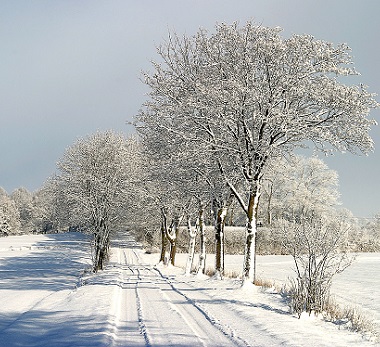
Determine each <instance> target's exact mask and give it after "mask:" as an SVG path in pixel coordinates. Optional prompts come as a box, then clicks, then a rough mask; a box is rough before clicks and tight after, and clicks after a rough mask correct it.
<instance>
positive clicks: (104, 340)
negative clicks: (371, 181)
mask: <svg viewBox="0 0 380 347" xmlns="http://www.w3.org/2000/svg"><path fill="white" fill-rule="evenodd" d="M89 247H90V246H89V243H88V241H87V240H86V238H85V237H84V236H83V235H80V234H76V233H67V234H53V235H28V236H12V237H7V238H0V300H1V301H0V303H1V305H0V346H1V347H2V346H4V347H12V346H36V347H37V346H38V347H42V346H49V347H55V346H67V347H69V346H70V347H79V346H81V347H85V346H92V347H97V346H375V345H376V343H375V342H373V341H367V340H365V339H363V338H362V336H361V335H360V334H357V333H352V332H349V331H347V330H345V329H342V328H341V327H339V326H337V325H334V324H332V323H328V322H324V321H322V320H320V319H315V318H307V317H306V318H303V319H302V318H301V319H300V320H299V319H297V318H296V317H294V316H292V315H290V314H288V308H287V306H286V304H285V303H284V302H283V300H282V298H281V296H280V295H278V294H277V293H273V292H271V291H267V292H264V291H262V290H260V289H259V288H257V287H250V288H241V287H240V285H239V283H238V282H237V281H234V280H224V281H216V280H213V279H209V278H196V277H193V276H191V277H186V276H184V275H183V274H182V273H183V271H182V269H179V268H173V267H169V268H159V269H156V268H155V267H154V264H155V263H156V261H157V259H158V258H157V254H145V253H144V251H143V250H142V249H141V248H140V247H139V246H138V245H136V243H135V242H134V241H133V240H132V239H129V238H126V239H124V240H119V241H118V242H116V243H114V247H113V248H112V257H111V260H110V264H109V265H108V266H107V269H106V270H105V271H102V272H99V273H98V274H92V273H89V272H86V271H84V269H86V268H87V269H88V268H89V266H90V259H89ZM185 259H186V257H185V255H178V262H179V264H180V263H181V262H182V263H184V261H185ZM208 261H209V262H210V264H212V262H213V259H212V257H209V258H208ZM379 263H380V254H364V255H360V256H359V257H358V259H357V261H356V263H355V264H354V265H353V266H352V267H351V268H349V269H348V270H347V271H346V273H343V274H341V275H340V276H339V277H338V278H337V279H336V281H335V285H334V288H333V290H334V293H335V294H336V296H337V299H339V300H341V301H342V302H343V301H346V302H350V303H354V304H358V305H362V306H363V309H365V310H366V312H368V314H370V315H372V316H373V317H374V319H379V314H380V303H379V294H380V293H379V288H380V286H379V284H380V276H379ZM241 264H242V262H241V259H240V257H239V256H234V257H232V256H231V257H227V259H226V265H227V270H228V269H236V270H240V267H241ZM291 267H292V263H291V259H290V258H288V257H272V256H266V257H259V260H258V273H259V275H260V276H261V277H262V278H267V279H274V280H275V281H277V282H278V283H282V282H283V281H285V280H286V278H287V277H288V276H289V275H291V274H292V272H291Z"/></svg>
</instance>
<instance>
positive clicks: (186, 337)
mask: <svg viewBox="0 0 380 347" xmlns="http://www.w3.org/2000/svg"><path fill="white" fill-rule="evenodd" d="M122 246H124V245H122ZM124 247H125V248H124ZM124 247H119V248H118V249H117V252H118V255H117V256H118V267H119V271H120V273H119V278H118V289H117V292H115V295H114V299H113V306H114V307H113V308H112V310H111V311H112V312H111V316H112V315H113V316H114V317H113V322H114V323H113V324H110V330H111V331H110V334H111V335H112V344H111V345H112V346H113V347H116V346H123V345H124V346H125V345H133V346H137V344H131V343H130V341H129V336H128V334H125V333H124V334H123V331H122V330H123V325H124V324H126V323H127V321H128V320H127V319H126V318H125V316H126V315H127V312H128V311H129V312H131V311H133V312H134V321H135V324H137V327H136V325H135V329H138V331H139V334H140V338H141V339H140V341H139V344H138V345H139V346H142V345H144V346H147V347H151V346H155V345H160V346H171V345H193V346H205V347H206V346H207V347H211V346H215V347H216V346H218V347H219V346H248V344H247V343H246V342H245V341H243V340H242V339H240V338H238V337H236V336H235V335H234V332H233V331H232V329H229V328H228V327H226V326H223V325H222V324H221V323H220V322H218V320H217V319H215V318H214V317H212V316H210V315H209V314H208V313H207V312H206V311H205V310H204V309H202V307H201V306H200V305H198V304H197V303H196V302H195V301H193V300H191V299H190V298H189V297H188V296H187V295H186V294H184V293H183V292H182V291H181V290H179V289H178V288H176V286H175V284H173V283H172V281H171V279H170V278H168V277H165V276H164V275H163V274H162V273H161V272H160V271H159V270H158V269H153V268H152V267H150V266H146V265H143V264H142V262H141V259H140V257H139V255H138V252H137V251H136V249H134V247H133V243H132V242H130V243H129V245H125V246H124ZM132 288H133V298H134V303H132V302H131V299H129V302H128V300H126V299H125V297H126V295H127V293H128V292H129V293H131V292H132ZM117 306H118V307H119V309H118V310H115V307H117ZM129 323H131V322H129ZM129 325H130V324H129ZM128 342H129V343H128Z"/></svg>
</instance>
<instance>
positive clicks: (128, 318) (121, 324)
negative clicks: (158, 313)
mask: <svg viewBox="0 0 380 347" xmlns="http://www.w3.org/2000/svg"><path fill="white" fill-rule="evenodd" d="M117 252H118V254H117V258H118V268H119V269H118V271H119V275H118V279H117V286H116V288H115V291H114V294H113V299H112V305H111V309H110V314H109V317H110V318H109V322H108V326H109V332H108V334H109V336H110V338H111V341H110V343H109V344H110V346H113V347H117V346H125V345H126V344H127V345H133V346H147V347H150V345H149V343H147V342H148V340H147V339H146V337H145V335H144V332H143V331H142V326H141V324H140V318H139V298H138V295H137V286H138V281H139V279H138V275H136V273H135V269H134V268H133V267H131V266H129V265H128V260H127V256H126V253H125V251H124V250H122V249H120V248H118V249H117Z"/></svg>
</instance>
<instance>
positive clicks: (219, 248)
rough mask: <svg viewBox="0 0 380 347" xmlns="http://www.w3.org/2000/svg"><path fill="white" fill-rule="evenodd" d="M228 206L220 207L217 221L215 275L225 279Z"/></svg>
mask: <svg viewBox="0 0 380 347" xmlns="http://www.w3.org/2000/svg"><path fill="white" fill-rule="evenodd" d="M226 215H227V207H222V208H219V209H218V212H217V217H216V223H215V241H216V242H215V276H216V277H217V278H220V279H223V276H224V246H225V245H224V240H225V237H224V226H225V221H226Z"/></svg>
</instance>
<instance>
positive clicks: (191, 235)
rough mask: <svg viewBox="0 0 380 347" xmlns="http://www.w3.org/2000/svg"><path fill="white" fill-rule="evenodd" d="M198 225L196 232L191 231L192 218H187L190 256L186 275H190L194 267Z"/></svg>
mask: <svg viewBox="0 0 380 347" xmlns="http://www.w3.org/2000/svg"><path fill="white" fill-rule="evenodd" d="M197 228H198V223H197V225H196V226H195V229H194V230H191V222H190V217H187V231H188V233H189V238H190V240H189V254H188V257H187V262H186V269H185V275H190V273H191V268H192V266H193V260H194V252H195V237H196V236H197Z"/></svg>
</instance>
